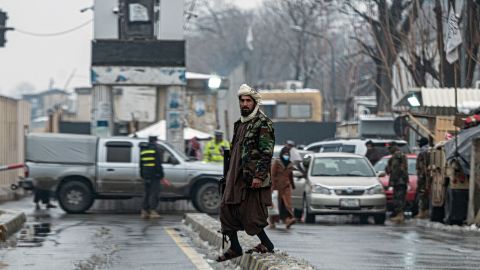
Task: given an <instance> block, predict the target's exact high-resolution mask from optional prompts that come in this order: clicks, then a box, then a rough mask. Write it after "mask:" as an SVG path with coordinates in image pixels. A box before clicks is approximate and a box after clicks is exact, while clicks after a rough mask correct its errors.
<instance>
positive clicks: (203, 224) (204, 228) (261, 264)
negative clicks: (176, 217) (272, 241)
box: [185, 213, 315, 270]
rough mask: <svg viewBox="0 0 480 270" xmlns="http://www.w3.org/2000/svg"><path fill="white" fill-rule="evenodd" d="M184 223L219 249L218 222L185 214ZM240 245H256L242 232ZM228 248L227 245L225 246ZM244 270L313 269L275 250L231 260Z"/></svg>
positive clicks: (200, 215) (255, 242)
mask: <svg viewBox="0 0 480 270" xmlns="http://www.w3.org/2000/svg"><path fill="white" fill-rule="evenodd" d="M185 223H186V224H187V225H189V226H191V227H192V229H193V230H194V231H195V232H196V233H198V234H199V236H200V238H202V239H203V240H204V241H207V242H208V243H209V244H210V245H212V246H215V247H217V248H220V247H221V246H222V234H221V233H219V230H220V222H218V220H215V219H213V218H212V217H210V216H208V215H206V214H196V213H195V214H185ZM238 236H239V237H238V238H239V240H240V243H241V244H242V246H243V247H247V248H249V247H254V246H255V245H257V244H258V243H257V242H258V239H256V237H255V238H254V237H251V236H249V235H247V234H246V233H244V232H240V233H239V235H238ZM226 245H227V246H228V244H226ZM233 262H235V264H237V265H239V266H240V267H241V268H242V269H245V270H267V269H278V270H287V269H288V270H295V269H315V268H314V267H313V266H312V265H311V264H310V263H308V262H307V261H305V260H303V259H299V258H295V257H292V256H290V255H288V254H287V253H286V252H283V251H279V250H277V249H275V253H273V254H258V253H254V254H244V255H243V256H242V257H239V258H236V259H234V260H233Z"/></svg>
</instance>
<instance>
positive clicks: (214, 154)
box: [203, 139, 230, 163]
mask: <svg viewBox="0 0 480 270" xmlns="http://www.w3.org/2000/svg"><path fill="white" fill-rule="evenodd" d="M224 149H230V143H229V142H228V141H226V140H223V141H221V142H220V143H218V144H217V143H216V142H215V139H212V140H211V141H209V142H208V143H207V144H206V145H205V148H204V151H203V161H205V162H218V163H222V162H223V150H224Z"/></svg>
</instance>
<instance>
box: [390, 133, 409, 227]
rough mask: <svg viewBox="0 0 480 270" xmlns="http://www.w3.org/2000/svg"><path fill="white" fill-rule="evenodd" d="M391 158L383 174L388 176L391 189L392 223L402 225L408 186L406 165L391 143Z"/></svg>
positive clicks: (396, 148)
mask: <svg viewBox="0 0 480 270" xmlns="http://www.w3.org/2000/svg"><path fill="white" fill-rule="evenodd" d="M388 150H389V151H390V153H391V155H392V156H391V157H390V159H389V160H388V164H387V167H386V168H385V172H386V173H387V174H389V175H390V180H389V185H390V186H391V187H393V207H394V211H395V217H393V218H391V219H390V220H391V221H392V222H396V223H402V222H403V221H404V220H405V216H404V213H403V211H404V210H405V199H406V196H407V185H408V163H407V158H406V157H405V154H403V153H402V152H401V151H400V150H399V149H398V147H397V144H396V143H395V142H392V143H391V145H390V147H389V149H388Z"/></svg>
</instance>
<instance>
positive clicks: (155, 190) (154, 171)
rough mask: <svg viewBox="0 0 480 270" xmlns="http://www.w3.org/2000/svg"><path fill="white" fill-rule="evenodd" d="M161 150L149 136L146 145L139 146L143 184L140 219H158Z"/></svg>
mask: <svg viewBox="0 0 480 270" xmlns="http://www.w3.org/2000/svg"><path fill="white" fill-rule="evenodd" d="M161 157H162V155H161V149H159V147H158V145H157V137H156V136H150V137H149V138H148V144H146V145H145V144H142V145H141V146H140V176H141V177H142V178H143V181H144V183H145V191H144V196H143V205H142V212H141V217H142V218H143V219H147V218H159V217H160V215H159V214H158V213H157V211H156V209H157V206H158V195H159V193H160V181H161V180H162V179H163V177H164V174H163V167H162V158H161Z"/></svg>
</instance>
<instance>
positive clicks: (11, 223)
mask: <svg viewBox="0 0 480 270" xmlns="http://www.w3.org/2000/svg"><path fill="white" fill-rule="evenodd" d="M25 221H27V217H26V216H25V213H23V212H17V211H6V210H0V241H2V242H5V241H6V240H7V239H8V238H9V237H10V236H12V235H13V234H14V233H16V232H17V231H19V230H20V229H21V228H22V227H23V224H24V223H25Z"/></svg>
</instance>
